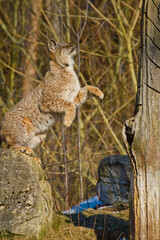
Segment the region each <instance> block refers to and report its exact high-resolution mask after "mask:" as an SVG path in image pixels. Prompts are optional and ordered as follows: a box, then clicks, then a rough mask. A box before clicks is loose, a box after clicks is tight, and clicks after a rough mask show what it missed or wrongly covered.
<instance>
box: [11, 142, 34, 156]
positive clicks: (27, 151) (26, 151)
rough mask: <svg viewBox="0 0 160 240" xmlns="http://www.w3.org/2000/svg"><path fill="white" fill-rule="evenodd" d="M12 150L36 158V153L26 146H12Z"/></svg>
mask: <svg viewBox="0 0 160 240" xmlns="http://www.w3.org/2000/svg"><path fill="white" fill-rule="evenodd" d="M11 149H15V150H18V151H20V152H21V153H24V154H26V155H28V156H30V157H34V156H35V153H34V152H33V151H32V149H30V148H29V147H26V146H20V145H17V144H16V145H14V146H11Z"/></svg>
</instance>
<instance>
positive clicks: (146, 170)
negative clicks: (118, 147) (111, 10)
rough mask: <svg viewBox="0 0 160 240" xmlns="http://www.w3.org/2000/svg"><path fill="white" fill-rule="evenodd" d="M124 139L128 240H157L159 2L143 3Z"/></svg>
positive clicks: (159, 235) (159, 234)
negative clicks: (132, 109)
mask: <svg viewBox="0 0 160 240" xmlns="http://www.w3.org/2000/svg"><path fill="white" fill-rule="evenodd" d="M123 137H124V141H125V144H126V147H127V151H128V154H129V156H130V159H131V162H132V170H133V175H132V183H131V204H130V239H131V240H132V239H133V240H137V239H138V240H160V0H143V8H142V30H141V56H140V65H139V79H138V91H137V102H136V113H135V117H134V118H132V119H130V120H128V121H127V122H126V124H125V127H124V129H123Z"/></svg>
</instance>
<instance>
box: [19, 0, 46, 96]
mask: <svg viewBox="0 0 160 240" xmlns="http://www.w3.org/2000/svg"><path fill="white" fill-rule="evenodd" d="M42 2H43V0H38V1H32V11H33V12H32V13H31V16H30V24H31V26H30V28H31V31H30V33H29V36H28V38H30V39H31V40H32V41H34V42H32V43H31V44H30V45H29V47H28V56H29V57H30V60H29V59H27V58H26V62H25V67H24V69H25V74H26V75H28V76H31V77H36V69H35V67H34V66H33V62H34V64H36V62H37V58H38V55H37V54H38V49H37V41H38V39H39V17H40V15H41V11H40V6H42ZM31 60H32V61H31ZM31 89H32V81H31V80H30V79H29V78H28V77H24V78H23V82H22V97H25V96H26V95H27V94H28V92H30V90H31Z"/></svg>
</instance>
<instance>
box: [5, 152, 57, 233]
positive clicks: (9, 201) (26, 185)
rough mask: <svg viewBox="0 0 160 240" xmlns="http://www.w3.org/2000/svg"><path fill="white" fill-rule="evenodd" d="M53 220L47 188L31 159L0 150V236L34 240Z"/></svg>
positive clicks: (34, 161)
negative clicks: (15, 235)
mask: <svg viewBox="0 0 160 240" xmlns="http://www.w3.org/2000/svg"><path fill="white" fill-rule="evenodd" d="M52 217H53V199H52V191H51V186H50V184H49V182H48V180H47V178H46V175H45V172H44V171H43V169H42V168H41V166H40V164H39V163H38V162H36V160H35V158H32V157H29V156H27V155H25V154H22V153H20V152H18V151H16V150H9V149H3V150H2V149H1V150H0V232H3V231H4V232H10V233H13V234H22V235H25V236H29V237H30V236H36V237H38V236H39V234H40V232H41V231H42V230H43V229H44V228H45V227H46V226H47V224H49V223H50V222H51V220H52Z"/></svg>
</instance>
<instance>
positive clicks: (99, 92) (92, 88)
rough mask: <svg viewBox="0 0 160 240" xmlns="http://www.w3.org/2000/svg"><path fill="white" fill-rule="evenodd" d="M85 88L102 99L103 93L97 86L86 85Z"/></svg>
mask: <svg viewBox="0 0 160 240" xmlns="http://www.w3.org/2000/svg"><path fill="white" fill-rule="evenodd" d="M86 88H87V90H88V92H89V93H93V94H94V95H96V96H97V97H99V98H101V99H103V98H104V93H103V92H102V91H101V90H100V89H99V88H97V87H93V86H90V85H88V86H86Z"/></svg>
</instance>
